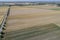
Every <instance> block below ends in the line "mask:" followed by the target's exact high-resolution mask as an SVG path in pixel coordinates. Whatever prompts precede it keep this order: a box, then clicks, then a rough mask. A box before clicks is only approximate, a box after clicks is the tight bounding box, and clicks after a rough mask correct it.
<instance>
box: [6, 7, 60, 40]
mask: <svg viewBox="0 0 60 40" xmlns="http://www.w3.org/2000/svg"><path fill="white" fill-rule="evenodd" d="M49 9H50V8H49ZM49 9H47V8H41V9H40V8H31V7H30V8H29V7H20V6H12V7H11V10H10V15H9V17H8V20H7V25H6V26H7V30H6V32H7V34H6V40H59V39H60V32H59V31H60V18H59V17H60V11H56V10H51V9H50V10H49Z"/></svg>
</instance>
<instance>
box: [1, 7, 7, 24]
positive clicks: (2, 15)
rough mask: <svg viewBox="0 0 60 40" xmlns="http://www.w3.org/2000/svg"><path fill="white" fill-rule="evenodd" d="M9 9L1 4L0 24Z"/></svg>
mask: <svg viewBox="0 0 60 40" xmlns="http://www.w3.org/2000/svg"><path fill="white" fill-rule="evenodd" d="M7 11H8V7H7V6H0V24H1V23H2V20H3V18H4V16H5V14H7Z"/></svg>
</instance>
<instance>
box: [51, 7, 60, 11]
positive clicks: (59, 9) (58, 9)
mask: <svg viewBox="0 0 60 40" xmlns="http://www.w3.org/2000/svg"><path fill="white" fill-rule="evenodd" d="M51 10H56V11H60V8H52V9H51Z"/></svg>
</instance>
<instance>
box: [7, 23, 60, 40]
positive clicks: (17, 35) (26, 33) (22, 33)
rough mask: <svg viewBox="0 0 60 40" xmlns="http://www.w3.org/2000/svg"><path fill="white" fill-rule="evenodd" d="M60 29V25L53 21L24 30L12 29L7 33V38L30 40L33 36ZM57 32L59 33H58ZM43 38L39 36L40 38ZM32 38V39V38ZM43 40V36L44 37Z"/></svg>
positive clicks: (10, 39)
mask: <svg viewBox="0 0 60 40" xmlns="http://www.w3.org/2000/svg"><path fill="white" fill-rule="evenodd" d="M58 30H60V27H58V26H57V25H55V24H53V23H51V24H47V25H43V26H34V27H30V28H26V29H22V30H17V31H12V32H9V33H7V36H6V37H7V38H6V39H7V40H27V39H28V40H30V39H29V38H31V37H33V38H34V37H36V36H38V35H40V36H42V35H46V33H50V32H53V31H58ZM56 34H57V33H56ZM40 39H41V38H39V40H40ZM31 40H32V39H31ZM42 40H43V38H42Z"/></svg>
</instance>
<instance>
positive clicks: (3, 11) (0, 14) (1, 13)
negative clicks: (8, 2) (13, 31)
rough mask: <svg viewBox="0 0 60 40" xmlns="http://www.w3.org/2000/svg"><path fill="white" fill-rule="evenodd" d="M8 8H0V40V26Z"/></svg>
mask: <svg viewBox="0 0 60 40" xmlns="http://www.w3.org/2000/svg"><path fill="white" fill-rule="evenodd" d="M8 8H9V7H7V6H0V40H2V39H1V31H3V30H2V29H1V28H2V27H1V24H2V22H3V19H4V17H5V15H6V14H7V11H8Z"/></svg>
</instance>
